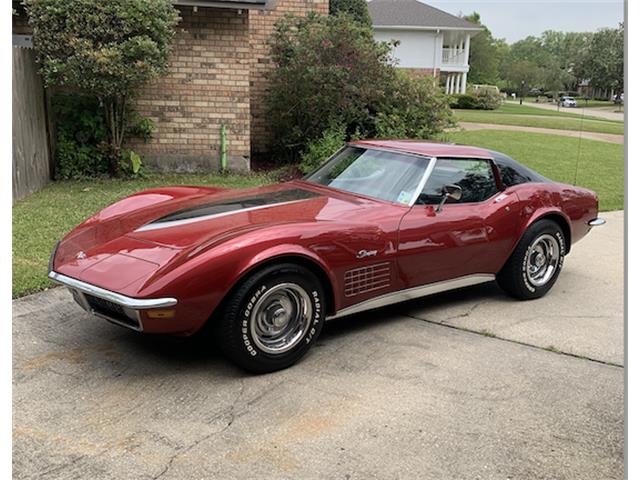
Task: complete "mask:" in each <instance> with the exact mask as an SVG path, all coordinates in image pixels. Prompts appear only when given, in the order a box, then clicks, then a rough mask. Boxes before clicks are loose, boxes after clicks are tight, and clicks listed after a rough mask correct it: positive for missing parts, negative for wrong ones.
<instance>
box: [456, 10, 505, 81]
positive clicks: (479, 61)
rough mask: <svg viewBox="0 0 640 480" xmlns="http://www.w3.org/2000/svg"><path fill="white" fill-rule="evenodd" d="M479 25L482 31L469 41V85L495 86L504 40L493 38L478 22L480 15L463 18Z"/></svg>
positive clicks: (475, 13) (475, 14)
mask: <svg viewBox="0 0 640 480" xmlns="http://www.w3.org/2000/svg"><path fill="white" fill-rule="evenodd" d="M463 18H464V19H465V20H467V21H469V22H472V23H475V24H477V25H480V26H481V27H482V31H481V32H480V33H478V34H477V35H475V36H474V37H473V39H472V40H471V47H470V50H469V76H468V81H469V83H480V84H496V83H498V80H499V66H500V62H501V57H502V55H503V54H504V48H503V45H504V44H505V42H504V40H497V39H495V38H493V35H492V34H491V31H490V30H489V29H488V28H487V27H486V26H485V25H483V24H482V22H481V21H480V14H479V13H478V12H473V13H472V14H471V15H467V16H465V17H463Z"/></svg>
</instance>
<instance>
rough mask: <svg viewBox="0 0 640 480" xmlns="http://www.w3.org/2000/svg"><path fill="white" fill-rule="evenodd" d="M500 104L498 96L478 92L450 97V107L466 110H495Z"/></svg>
mask: <svg viewBox="0 0 640 480" xmlns="http://www.w3.org/2000/svg"><path fill="white" fill-rule="evenodd" d="M501 104H502V98H501V97H500V94H498V93H494V92H489V91H480V92H473V93H462V94H456V95H452V98H451V107H452V108H459V109H466V110H495V109H496V108H498V107H499V106H500V105H501Z"/></svg>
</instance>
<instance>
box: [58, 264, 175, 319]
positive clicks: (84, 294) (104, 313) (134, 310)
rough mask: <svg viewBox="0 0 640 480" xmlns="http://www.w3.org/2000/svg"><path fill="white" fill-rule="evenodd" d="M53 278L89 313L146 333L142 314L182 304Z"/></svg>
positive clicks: (66, 278) (73, 280) (65, 278)
mask: <svg viewBox="0 0 640 480" xmlns="http://www.w3.org/2000/svg"><path fill="white" fill-rule="evenodd" d="M49 278H50V279H51V280H53V281H54V282H56V283H59V284H61V285H64V286H65V287H67V288H68V289H69V290H70V291H71V293H72V295H73V298H74V300H75V301H76V302H77V303H78V304H79V305H80V306H81V307H82V308H83V309H85V310H86V311H87V312H89V313H92V314H94V315H96V316H98V317H100V318H104V319H105V320H108V321H109V322H112V323H115V324H117V325H121V326H123V327H127V328H130V329H132V330H137V331H142V322H141V320H140V310H149V309H153V308H166V307H173V306H174V305H176V304H177V303H178V301H177V300H176V299H175V298H171V297H167V298H132V297H127V296H125V295H121V294H119V293H116V292H112V291H111V290H106V289H104V288H100V287H96V286H95V285H91V284H90V283H86V282H83V281H80V280H76V279H75V278H71V277H67V276H66V275H62V274H61V273H57V272H55V271H53V270H51V271H50V272H49Z"/></svg>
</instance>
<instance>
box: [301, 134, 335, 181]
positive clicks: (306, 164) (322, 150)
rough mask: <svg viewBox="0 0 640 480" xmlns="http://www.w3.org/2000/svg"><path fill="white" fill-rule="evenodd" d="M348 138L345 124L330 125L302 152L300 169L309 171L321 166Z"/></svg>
mask: <svg viewBox="0 0 640 480" xmlns="http://www.w3.org/2000/svg"><path fill="white" fill-rule="evenodd" d="M346 139H347V130H346V128H345V126H344V125H337V124H336V125H330V126H329V128H327V129H326V130H325V131H324V132H322V136H321V137H320V138H318V139H316V140H312V141H311V142H309V144H308V145H307V148H306V151H305V152H304V153H303V154H302V161H301V162H300V170H302V172H303V173H309V172H312V171H313V170H315V169H316V168H318V167H319V166H320V164H321V163H322V162H324V161H325V160H326V159H327V158H329V157H330V156H331V155H333V154H334V153H336V152H337V151H338V150H339V149H340V147H342V145H344V142H345V140H346Z"/></svg>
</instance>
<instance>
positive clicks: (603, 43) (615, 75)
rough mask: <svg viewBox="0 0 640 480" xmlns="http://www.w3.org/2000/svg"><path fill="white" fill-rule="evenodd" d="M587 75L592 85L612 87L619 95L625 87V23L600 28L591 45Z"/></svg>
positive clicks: (604, 87) (586, 69)
mask: <svg viewBox="0 0 640 480" xmlns="http://www.w3.org/2000/svg"><path fill="white" fill-rule="evenodd" d="M588 58H589V62H588V64H587V65H586V68H585V75H586V76H588V78H589V80H590V85H591V86H593V87H596V88H602V89H611V90H613V93H614V94H616V95H618V94H620V93H622V91H623V89H624V24H623V23H621V24H620V25H619V26H618V28H604V29H602V30H598V31H597V32H596V33H595V34H594V35H593V39H592V41H591V45H590V46H589V52H588Z"/></svg>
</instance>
